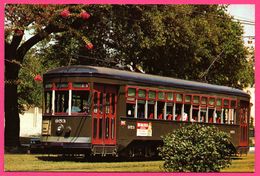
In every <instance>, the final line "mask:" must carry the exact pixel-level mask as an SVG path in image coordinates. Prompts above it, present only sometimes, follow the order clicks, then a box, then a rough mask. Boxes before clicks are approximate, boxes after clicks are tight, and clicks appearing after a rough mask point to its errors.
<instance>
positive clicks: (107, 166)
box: [4, 154, 255, 172]
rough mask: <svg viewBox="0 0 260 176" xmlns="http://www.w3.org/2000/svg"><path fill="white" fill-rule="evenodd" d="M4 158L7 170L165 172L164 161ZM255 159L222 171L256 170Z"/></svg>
mask: <svg viewBox="0 0 260 176" xmlns="http://www.w3.org/2000/svg"><path fill="white" fill-rule="evenodd" d="M4 160H5V166H4V167H5V171H65V172H66V171H73V172H74V171H75V172H77V171H84V172H163V169H162V165H163V161H135V162H132V161H131V162H125V161H124V162H107V161H105V162H100V161H99V162H88V161H84V162H83V161H81V160H73V161H68V160H67V161H66V160H65V161H64V160H60V159H59V158H57V157H54V156H52V157H51V160H48V157H47V155H28V154H6V155H5V159H4ZM254 161H255V160H254V154H248V155H247V156H242V157H240V158H237V159H235V160H233V162H232V165H231V166H230V167H229V168H226V169H224V170H223V171H222V172H254Z"/></svg>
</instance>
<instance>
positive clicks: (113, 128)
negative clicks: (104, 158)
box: [111, 118, 115, 139]
mask: <svg viewBox="0 0 260 176" xmlns="http://www.w3.org/2000/svg"><path fill="white" fill-rule="evenodd" d="M114 136H115V120H114V118H112V119H111V139H114Z"/></svg>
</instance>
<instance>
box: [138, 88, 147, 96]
mask: <svg viewBox="0 0 260 176" xmlns="http://www.w3.org/2000/svg"><path fill="white" fill-rule="evenodd" d="M145 93H146V91H145V90H142V89H139V90H138V97H139V98H145V97H146V95H145Z"/></svg>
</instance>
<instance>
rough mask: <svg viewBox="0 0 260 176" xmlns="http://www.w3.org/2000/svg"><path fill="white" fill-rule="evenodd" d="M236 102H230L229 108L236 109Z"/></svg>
mask: <svg viewBox="0 0 260 176" xmlns="http://www.w3.org/2000/svg"><path fill="white" fill-rule="evenodd" d="M236 105H237V102H236V100H231V108H234V109H235V108H236Z"/></svg>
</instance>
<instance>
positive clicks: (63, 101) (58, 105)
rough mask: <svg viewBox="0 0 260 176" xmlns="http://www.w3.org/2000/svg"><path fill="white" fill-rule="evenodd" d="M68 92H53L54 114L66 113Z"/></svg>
mask: <svg viewBox="0 0 260 176" xmlns="http://www.w3.org/2000/svg"><path fill="white" fill-rule="evenodd" d="M68 102H69V91H55V108H54V109H55V113H66V112H68Z"/></svg>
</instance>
